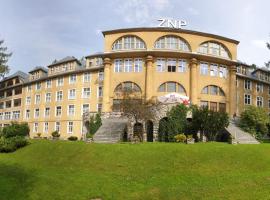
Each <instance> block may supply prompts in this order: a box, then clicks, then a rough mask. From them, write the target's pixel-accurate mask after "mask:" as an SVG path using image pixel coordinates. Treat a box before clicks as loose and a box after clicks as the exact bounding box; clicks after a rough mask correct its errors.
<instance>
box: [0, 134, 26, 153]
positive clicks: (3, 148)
mask: <svg viewBox="0 0 270 200" xmlns="http://www.w3.org/2000/svg"><path fill="white" fill-rule="evenodd" d="M27 144H28V141H27V140H26V139H25V138H24V137H22V136H15V137H9V138H4V137H2V138H1V139H0V152H5V153H8V152H14V151H16V150H17V149H19V148H21V147H24V146H26V145H27Z"/></svg>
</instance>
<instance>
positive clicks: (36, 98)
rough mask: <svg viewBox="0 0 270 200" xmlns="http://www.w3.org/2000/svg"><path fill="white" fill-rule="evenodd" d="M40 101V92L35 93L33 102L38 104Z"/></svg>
mask: <svg viewBox="0 0 270 200" xmlns="http://www.w3.org/2000/svg"><path fill="white" fill-rule="evenodd" d="M39 103H40V94H36V96H35V104H39Z"/></svg>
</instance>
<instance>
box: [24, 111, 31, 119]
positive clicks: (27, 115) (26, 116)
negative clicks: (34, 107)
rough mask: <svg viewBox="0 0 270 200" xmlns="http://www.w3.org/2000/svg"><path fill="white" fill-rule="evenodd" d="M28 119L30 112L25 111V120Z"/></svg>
mask: <svg viewBox="0 0 270 200" xmlns="http://www.w3.org/2000/svg"><path fill="white" fill-rule="evenodd" d="M29 118H30V110H26V111H25V119H29Z"/></svg>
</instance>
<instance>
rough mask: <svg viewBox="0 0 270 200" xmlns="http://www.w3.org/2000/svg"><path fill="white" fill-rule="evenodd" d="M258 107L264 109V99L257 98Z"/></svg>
mask: <svg viewBox="0 0 270 200" xmlns="http://www.w3.org/2000/svg"><path fill="white" fill-rule="evenodd" d="M257 106H258V107H263V97H257Z"/></svg>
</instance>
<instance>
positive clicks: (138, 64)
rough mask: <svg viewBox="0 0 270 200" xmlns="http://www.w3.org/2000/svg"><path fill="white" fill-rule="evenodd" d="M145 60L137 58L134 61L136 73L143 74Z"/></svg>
mask: <svg viewBox="0 0 270 200" xmlns="http://www.w3.org/2000/svg"><path fill="white" fill-rule="evenodd" d="M142 68H143V60H142V59H141V58H135V60H134V72H142Z"/></svg>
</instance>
